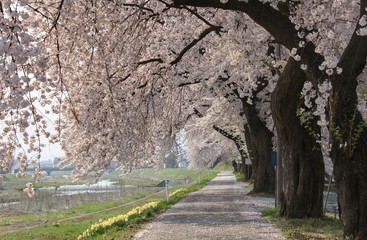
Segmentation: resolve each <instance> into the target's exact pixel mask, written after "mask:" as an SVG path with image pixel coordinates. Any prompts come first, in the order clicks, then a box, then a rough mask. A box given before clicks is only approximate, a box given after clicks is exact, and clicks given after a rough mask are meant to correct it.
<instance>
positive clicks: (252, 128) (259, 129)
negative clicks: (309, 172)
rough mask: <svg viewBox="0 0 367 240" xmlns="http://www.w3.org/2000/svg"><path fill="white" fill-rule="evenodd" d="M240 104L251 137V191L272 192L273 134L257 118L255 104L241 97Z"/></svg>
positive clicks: (273, 178) (273, 176) (273, 182)
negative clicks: (252, 185)
mask: <svg viewBox="0 0 367 240" xmlns="http://www.w3.org/2000/svg"><path fill="white" fill-rule="evenodd" d="M242 106H243V109H244V112H245V116H246V119H247V124H248V125H247V126H248V129H247V131H248V133H249V134H247V135H249V136H250V138H251V143H250V149H251V154H252V158H251V161H252V171H253V173H252V175H253V176H252V178H253V180H254V188H253V190H252V193H260V192H267V193H274V190H275V171H274V168H273V166H272V165H271V151H272V143H271V138H272V135H273V134H272V133H271V132H270V131H269V129H268V128H267V127H266V126H265V124H264V123H263V122H262V121H261V119H260V118H259V116H258V113H257V111H256V108H255V105H251V104H248V103H247V102H246V101H245V99H242ZM245 129H246V128H245Z"/></svg>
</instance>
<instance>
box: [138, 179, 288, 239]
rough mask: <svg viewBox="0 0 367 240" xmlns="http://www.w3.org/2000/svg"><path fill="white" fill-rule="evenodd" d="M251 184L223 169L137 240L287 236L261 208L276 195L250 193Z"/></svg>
mask: <svg viewBox="0 0 367 240" xmlns="http://www.w3.org/2000/svg"><path fill="white" fill-rule="evenodd" d="M249 190H250V189H249V188H245V187H244V183H242V182H236V180H235V177H234V175H233V174H232V173H231V172H221V173H220V174H219V175H218V176H217V177H216V178H214V179H213V180H212V181H210V182H209V183H208V185H207V186H206V187H204V188H203V189H201V190H200V191H198V192H195V193H192V194H190V195H189V196H188V197H187V198H185V199H183V200H181V201H180V202H179V203H177V204H175V205H174V206H173V207H172V208H171V209H169V210H168V211H166V212H165V213H163V214H162V215H160V216H159V217H158V218H157V219H156V220H154V221H153V222H152V223H150V224H148V225H147V226H146V228H145V229H144V230H143V231H141V232H139V233H137V234H136V235H135V236H134V237H133V239H134V240H179V239H182V240H195V239H200V240H202V239H230V240H232V239H256V240H262V239H263V240H265V239H266V240H270V239H272V240H285V239H286V238H284V237H281V234H280V231H279V230H278V229H275V228H274V227H273V225H272V224H271V223H270V222H269V221H268V220H267V219H265V218H263V217H261V213H260V212H261V210H263V209H265V208H267V207H271V206H274V199H272V198H263V197H252V196H249V195H247V193H248V192H249Z"/></svg>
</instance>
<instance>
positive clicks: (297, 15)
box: [175, 0, 367, 239]
mask: <svg viewBox="0 0 367 240" xmlns="http://www.w3.org/2000/svg"><path fill="white" fill-rule="evenodd" d="M268 2H269V3H268ZM175 3H176V4H178V5H191V6H196V7H215V8H221V9H228V10H235V11H242V12H245V13H246V14H248V15H249V16H250V17H251V18H252V19H254V21H256V22H258V23H259V24H260V25H261V26H262V27H264V28H265V29H267V30H268V31H269V32H270V33H271V34H272V35H273V36H274V37H275V40H276V41H278V42H279V43H281V44H282V45H284V46H285V47H286V48H288V49H289V50H291V54H292V56H293V57H294V59H295V60H296V61H300V62H299V65H300V67H301V68H302V69H303V70H305V71H306V74H307V77H308V78H309V79H310V80H311V81H313V82H314V85H315V86H317V85H318V84H319V83H321V82H323V81H325V80H327V79H329V80H331V85H332V87H333V88H332V90H331V91H332V94H331V97H330V99H331V101H330V102H331V104H330V105H329V106H330V110H329V116H330V118H329V119H330V122H331V128H332V129H331V134H332V139H331V141H332V151H331V156H332V159H333V162H334V167H335V175H336V180H337V185H338V194H339V200H340V206H341V213H342V214H341V216H342V220H343V224H344V229H345V234H346V236H354V237H356V238H357V239H363V238H365V236H366V229H367V227H366V224H367V221H366V213H365V208H364V207H363V206H362V205H363V203H362V202H366V198H365V196H364V195H363V194H361V192H365V190H362V189H365V185H364V181H361V179H363V178H364V177H363V176H364V173H365V168H366V163H365V161H363V160H362V157H361V156H362V155H364V154H365V153H364V150H363V149H366V146H365V143H366V141H364V140H363V138H364V137H365V136H366V134H365V131H366V128H364V127H361V126H363V125H364V124H363V122H364V121H363V120H362V118H361V115H360V113H359V112H358V111H356V109H357V105H358V104H357V103H358V102H357V94H356V87H357V77H358V76H359V75H361V74H363V73H362V71H363V69H364V68H365V65H366V46H367V44H366V36H365V34H364V31H365V14H366V1H363V0H362V1H352V2H350V1H345V2H344V1H340V2H338V3H335V4H334V2H321V1H320V2H318V1H306V2H304V3H303V2H298V1H286V2H285V3H283V2H282V1H195V2H194V1H190V0H176V1H175ZM358 3H359V6H358ZM325 9H330V10H331V11H328V12H331V14H330V15H329V14H325ZM310 10H312V11H310ZM338 13H341V14H338ZM338 16H340V22H339V21H336V20H337V18H338ZM343 18H347V21H345V19H343ZM306 20H307V21H306ZM339 23H341V24H339ZM343 24H349V26H353V25H354V27H355V28H353V27H351V28H346V29H348V30H349V31H346V32H343V33H342V34H339V35H337V36H340V37H339V38H338V39H335V36H336V34H335V33H337V34H338V33H340V32H338V31H336V30H339V31H340V30H343V29H345V28H343ZM330 27H332V29H330ZM339 40H341V41H342V43H343V44H341V45H339V46H340V47H338V48H337V49H335V48H334V49H335V50H331V51H329V50H330V49H329V47H325V46H330V45H328V44H330V43H337V42H338V43H340V42H339ZM331 46H333V45H331ZM338 53H339V54H338ZM340 53H341V54H340ZM351 60H352V62H353V63H354V64H353V65H352V66H350V65H349V64H348V65H347V62H348V63H350V62H351ZM301 64H302V65H301ZM293 79H294V80H293V81H289V83H292V84H293V82H294V81H296V80H298V79H296V78H293ZM287 85H288V84H287ZM347 96H348V97H347ZM357 126H358V127H357ZM278 130H279V129H278ZM278 134H279V132H278ZM356 136H358V137H356ZM350 139H354V140H353V141H351V140H350ZM356 166H358V167H356ZM352 185H353V187H352ZM355 186H357V187H355ZM350 189H359V190H356V191H353V190H350ZM361 204H362V205H361ZM351 206H353V207H351Z"/></svg>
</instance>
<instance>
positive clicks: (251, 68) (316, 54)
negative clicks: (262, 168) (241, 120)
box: [0, 0, 367, 239]
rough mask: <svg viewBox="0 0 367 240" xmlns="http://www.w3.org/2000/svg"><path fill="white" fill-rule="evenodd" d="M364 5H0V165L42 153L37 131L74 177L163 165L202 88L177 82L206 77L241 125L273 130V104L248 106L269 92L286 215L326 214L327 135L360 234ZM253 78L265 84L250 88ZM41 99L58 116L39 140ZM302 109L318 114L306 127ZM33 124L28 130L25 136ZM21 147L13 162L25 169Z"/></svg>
mask: <svg viewBox="0 0 367 240" xmlns="http://www.w3.org/2000/svg"><path fill="white" fill-rule="evenodd" d="M366 5H367V3H366V0H359V1H357V0H353V1H347V0H343V1H322V0H316V1H292V0H284V1H281V0H273V1H270V0H220V1H219V0H198V1H193V0H173V1H167V2H165V1H162V0H157V1H153V0H150V1H149V0H148V1H140V0H130V1H119V0H115V1H103V0H100V1H94V0H93V1H87V2H85V1H77V0H75V1H72V0H60V1H57V2H54V1H31V0H14V1H10V0H9V1H2V2H1V4H0V12H1V22H0V27H1V31H2V36H1V39H0V40H1V42H0V56H1V60H2V65H3V68H2V69H1V83H0V84H2V92H1V100H2V101H1V104H2V107H1V119H2V120H3V122H4V123H5V125H4V127H3V129H2V131H3V133H2V141H3V142H4V144H2V146H1V149H0V151H1V154H2V160H1V165H2V167H3V168H4V169H6V168H8V167H9V166H10V163H11V162H12V161H13V159H14V154H15V153H16V151H15V149H16V148H19V147H22V144H23V143H25V144H28V146H29V149H28V150H29V151H30V152H32V151H36V152H37V151H39V149H40V147H41V145H42V144H41V142H40V140H39V139H40V137H41V135H44V136H45V137H48V138H49V139H50V140H51V141H56V140H58V139H61V140H63V146H64V148H65V150H66V152H67V158H66V159H65V160H64V161H63V162H62V163H64V164H70V165H74V166H75V167H76V174H77V176H79V177H81V176H83V175H85V174H87V173H94V174H96V175H100V174H101V173H102V172H103V170H104V169H105V168H106V167H107V166H108V165H109V164H110V163H111V162H113V161H115V162H118V163H120V164H121V165H123V166H125V167H126V168H132V167H134V166H135V165H137V164H146V163H147V162H153V163H157V162H159V160H160V159H161V156H162V154H163V153H164V152H166V150H167V149H168V148H169V145H170V143H171V142H172V140H173V138H174V136H175V132H177V131H178V130H179V129H181V128H183V125H184V124H185V123H186V122H187V116H188V115H190V114H191V113H192V112H193V111H192V110H193V109H192V107H190V101H191V103H192V101H193V100H192V99H193V98H194V96H195V94H197V92H196V91H193V89H192V88H182V87H178V86H182V85H183V84H193V85H195V84H194V83H198V82H200V83H201V84H203V85H205V86H206V88H208V89H214V90H215V91H217V92H221V94H222V95H220V96H227V93H228V92H231V96H237V97H239V98H240V99H245V100H246V101H245V102H242V107H243V109H244V110H245V111H246V108H245V106H246V107H247V111H248V113H247V114H245V115H246V118H247V121H248V123H250V122H251V117H255V116H260V118H262V119H260V122H262V123H263V125H264V126H265V125H268V127H269V126H271V124H272V123H271V121H270V120H268V119H270V118H268V116H269V115H270V111H269V110H270V108H269V107H264V108H262V107H259V106H261V104H259V105H257V104H256V101H258V102H260V103H267V104H268V103H269V102H267V101H263V99H267V98H269V93H270V92H272V91H274V92H273V93H272V100H271V101H272V106H271V110H272V111H271V114H272V115H273V119H274V124H275V128H276V135H277V137H278V144H279V145H280V147H281V148H282V152H281V155H282V157H283V160H284V161H283V164H282V167H283V170H284V171H285V176H284V180H285V181H283V183H284V185H283V193H284V194H283V196H284V198H283V200H284V201H283V203H282V214H284V215H285V216H288V217H304V216H313V217H315V216H320V214H321V204H320V200H321V199H322V187H321V186H322V179H323V172H324V167H323V163H322V154H321V151H320V150H317V147H319V145H318V143H317V142H316V140H318V139H315V136H317V134H319V132H320V126H329V132H330V135H331V137H330V141H331V158H332V161H333V163H334V170H335V171H334V175H335V178H336V181H337V186H338V196H339V202H340V210H341V218H342V220H343V224H344V229H345V235H346V236H352V237H355V238H357V239H364V238H365V237H366V235H367V233H366V231H367V219H366V216H367V213H366V211H367V209H366V207H365V202H367V197H366V195H365V194H364V193H365V192H366V191H367V186H366V181H364V180H365V174H366V172H367V163H366V161H364V156H365V155H366V149H367V146H366V142H367V140H366V136H367V128H366V124H365V119H363V116H364V114H365V113H361V112H360V111H363V110H364V109H365V106H363V89H365V87H364V86H365V82H366V70H365V68H366V56H367V44H366V41H367V36H366V35H367V34H366V32H367V30H366V29H367V20H366V18H367V17H366V11H367V10H366ZM265 30H266V31H265ZM247 40H248V41H247ZM269 43H270V45H271V44H273V43H277V44H280V45H282V46H284V49H287V51H288V53H289V55H290V58H289V60H287V61H285V59H281V58H278V59H274V56H272V54H268V51H269ZM239 46H240V47H239ZM251 46H252V48H251ZM254 48H256V50H254ZM287 51H285V52H287ZM273 55H274V54H273ZM283 58H285V57H284V56H283ZM274 71H275V72H276V74H274V73H273V72H274ZM278 77H279V79H278ZM259 79H265V80H266V81H267V86H269V88H270V89H269V90H266V91H258V90H259V89H260V88H261V84H259V81H258V80H259ZM218 80H221V81H222V82H225V83H224V84H221V85H219V84H218ZM224 80H225V81H224ZM275 82H276V87H275ZM307 82H311V83H312V87H313V88H314V90H315V92H316V93H315V95H314V96H311V95H309V94H310V93H311V92H313V91H311V88H310V87H309V84H307ZM260 83H261V81H260ZM304 83H306V84H304ZM259 86H260V87H259ZM357 87H358V89H359V90H360V92H359V94H357V91H356V90H357ZM193 88H194V87H193ZM302 92H303V93H305V92H307V94H304V96H305V98H306V101H305V102H300V99H299V96H300V95H302ZM254 93H255V94H254ZM228 96H230V95H228ZM328 100H329V101H328ZM38 102H39V104H40V105H48V106H50V105H51V107H50V108H51V109H52V111H53V112H54V113H55V114H59V116H60V118H59V121H58V122H57V124H56V125H57V127H56V130H57V131H56V132H58V134H57V135H52V134H51V133H49V132H48V131H46V129H47V126H46V125H47V121H44V120H45V116H43V115H42V114H41V111H39V110H38V109H37V107H36V106H37V104H38ZM185 102H186V103H187V104H183V103H185ZM245 103H246V104H245ZM254 103H255V104H254ZM311 103H312V104H311ZM310 104H311V105H310ZM288 105H289V106H288ZM265 109H266V110H265ZM259 113H260V114H259ZM297 113H301V115H299V116H301V118H299V117H298V118H297V116H296V114H297ZM304 113H312V115H313V116H314V117H310V119H307V121H304V119H305V118H304V117H305V115H304ZM312 115H307V116H312ZM264 123H265V124H264ZM29 125H34V126H35V129H36V130H35V131H34V133H33V134H29V133H28V132H27V130H26V129H27V127H28V126H29ZM254 126H256V125H251V123H250V124H249V131H248V132H249V134H247V136H249V135H250V136H251V135H252V136H254V134H255V133H257V132H258V131H260V130H258V129H257V128H254ZM270 128H272V127H270ZM310 129H311V131H310ZM271 130H272V129H271ZM268 131H269V129H268ZM269 132H270V131H269ZM269 132H268V133H269ZM20 135H21V138H20V137H19V136H20ZM261 136H262V137H261V138H262V139H269V138H270V137H269V134H265V135H261ZM251 139H252V140H251V142H252V143H254V142H255V140H256V139H254V138H253V137H251ZM247 145H248V144H247ZM255 145H256V144H255ZM266 145H267V146H268V145H270V144H266ZM257 146H259V145H257ZM28 150H25V151H24V152H23V153H21V154H20V155H19V157H18V161H19V162H20V163H21V165H22V166H23V168H26V167H27V164H28V162H27V158H26V153H25V152H27V151H28ZM254 158H257V157H256V154H255V156H254ZM266 158H267V157H264V158H263V159H266ZM20 175H21V174H20ZM255 175H256V174H255ZM307 181H310V182H309V184H306V182H307ZM307 183H308V182H307ZM28 188H29V191H28V192H32V187H31V185H29V186H28ZM310 189H311V190H310ZM311 193H312V194H311Z"/></svg>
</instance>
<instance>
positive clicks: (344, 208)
mask: <svg viewBox="0 0 367 240" xmlns="http://www.w3.org/2000/svg"><path fill="white" fill-rule="evenodd" d="M366 6H367V1H361V15H363V14H366ZM358 28H359V26H357V29H358ZM366 57H367V36H358V35H357V34H354V35H353V36H352V38H351V40H350V42H349V44H348V47H347V48H346V49H345V51H344V53H343V55H342V57H341V60H340V62H339V66H340V67H341V68H342V69H343V73H342V74H341V75H335V76H334V79H333V80H332V81H331V83H332V85H333V90H332V94H331V100H330V122H331V131H330V132H331V136H332V149H331V158H332V160H333V163H334V176H335V180H336V185H337V191H338V198H339V199H338V200H339V206H340V211H341V214H340V215H341V219H342V221H343V226H344V234H345V236H347V237H351V238H355V239H358V240H362V239H367V160H366V156H367V123H366V121H365V120H363V119H362V116H361V114H360V113H359V111H358V110H357V104H358V97H357V93H356V88H357V84H358V81H357V78H358V76H359V75H360V74H361V73H362V71H363V69H364V68H365V67H366ZM351 63H353V64H351Z"/></svg>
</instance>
